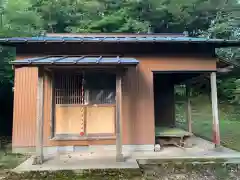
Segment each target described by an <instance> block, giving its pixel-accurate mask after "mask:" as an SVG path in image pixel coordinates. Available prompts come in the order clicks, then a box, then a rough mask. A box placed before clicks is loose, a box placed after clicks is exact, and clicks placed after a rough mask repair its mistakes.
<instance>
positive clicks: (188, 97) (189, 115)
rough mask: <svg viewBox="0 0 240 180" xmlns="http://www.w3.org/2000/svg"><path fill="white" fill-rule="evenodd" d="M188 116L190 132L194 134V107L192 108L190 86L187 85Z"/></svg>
mask: <svg viewBox="0 0 240 180" xmlns="http://www.w3.org/2000/svg"><path fill="white" fill-rule="evenodd" d="M186 115H187V123H188V131H189V132H190V133H192V107H191V99H190V87H189V84H186Z"/></svg>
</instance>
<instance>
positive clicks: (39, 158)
mask: <svg viewBox="0 0 240 180" xmlns="http://www.w3.org/2000/svg"><path fill="white" fill-rule="evenodd" d="M43 77H44V72H43V69H42V68H41V67H39V68H38V90H37V119H36V125H37V127H36V158H35V162H34V164H42V163H43V118H44V116H43V113H44V112H43V106H44V78H43Z"/></svg>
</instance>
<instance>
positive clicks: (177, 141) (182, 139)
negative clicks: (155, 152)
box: [155, 127, 193, 148]
mask: <svg viewBox="0 0 240 180" xmlns="http://www.w3.org/2000/svg"><path fill="white" fill-rule="evenodd" d="M192 135H193V134H192V133H190V132H187V131H185V130H183V129H180V128H176V127H174V128H171V127H156V128H155V145H157V144H158V145H160V148H163V147H164V146H166V145H174V146H177V147H181V148H185V147H187V146H189V145H188V144H187V143H186V139H188V138H189V137H191V136H192Z"/></svg>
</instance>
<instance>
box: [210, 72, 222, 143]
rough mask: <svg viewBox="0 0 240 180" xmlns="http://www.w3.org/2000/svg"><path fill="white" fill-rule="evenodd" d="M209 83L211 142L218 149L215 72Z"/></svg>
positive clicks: (218, 134) (218, 131) (218, 132)
mask: <svg viewBox="0 0 240 180" xmlns="http://www.w3.org/2000/svg"><path fill="white" fill-rule="evenodd" d="M210 82H211V98H212V114H213V141H214V144H215V147H219V146H220V130H219V118H218V100H217V77H216V72H212V73H211V76H210Z"/></svg>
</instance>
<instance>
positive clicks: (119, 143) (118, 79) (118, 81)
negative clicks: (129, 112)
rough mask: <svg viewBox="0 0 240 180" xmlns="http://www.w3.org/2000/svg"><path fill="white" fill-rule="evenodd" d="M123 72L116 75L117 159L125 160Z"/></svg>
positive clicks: (119, 160) (118, 160)
mask: <svg viewBox="0 0 240 180" xmlns="http://www.w3.org/2000/svg"><path fill="white" fill-rule="evenodd" d="M121 112H122V73H121V72H117V75H116V161H117V162H121V161H124V158H123V154H122V118H121Z"/></svg>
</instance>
